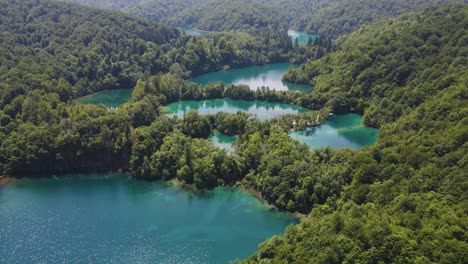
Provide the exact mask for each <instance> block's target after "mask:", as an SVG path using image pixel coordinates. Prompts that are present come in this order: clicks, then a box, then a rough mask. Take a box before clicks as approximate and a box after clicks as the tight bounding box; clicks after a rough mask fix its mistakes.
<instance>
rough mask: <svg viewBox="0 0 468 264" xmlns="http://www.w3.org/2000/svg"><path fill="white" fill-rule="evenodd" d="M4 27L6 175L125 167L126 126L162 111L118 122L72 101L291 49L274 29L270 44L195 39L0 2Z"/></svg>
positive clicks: (117, 20)
mask: <svg viewBox="0 0 468 264" xmlns="http://www.w3.org/2000/svg"><path fill="white" fill-rule="evenodd" d="M0 21H1V24H0V40H1V43H2V45H1V46H0V54H1V56H0V60H1V66H0V90H1V93H0V122H1V123H0V124H1V126H0V141H1V142H2V144H1V146H0V167H1V169H0V170H1V171H2V174H3V173H5V174H28V173H32V172H42V173H46V172H48V171H62V172H63V171H73V170H86V168H88V169H90V168H95V169H96V168H101V169H105V168H106V166H107V169H108V168H112V167H113V166H114V165H112V164H118V165H117V166H123V167H126V166H128V160H129V155H130V154H129V153H128V151H126V150H129V147H128V146H129V145H131V143H132V142H131V138H130V135H131V130H132V124H131V122H132V119H133V121H135V122H137V123H138V124H141V122H142V121H141V120H136V119H138V118H140V119H141V117H140V116H139V115H140V114H141V113H142V112H145V113H147V115H151V114H153V115H154V116H152V117H151V118H153V119H154V118H156V115H157V114H158V111H159V109H158V102H157V101H156V100H151V99H150V98H147V100H145V101H144V102H145V103H142V102H140V103H139V104H138V105H137V106H135V105H133V106H132V107H131V110H129V111H130V112H128V111H126V110H123V109H121V110H120V111H121V112H119V113H116V112H108V111H107V110H106V109H105V108H102V107H98V106H81V105H73V104H72V105H70V100H71V99H74V98H77V97H78V96H81V95H86V94H90V93H92V92H95V91H99V90H105V89H116V88H132V87H133V86H134V85H135V84H136V82H137V80H138V79H140V78H144V77H145V76H150V75H152V74H155V75H157V74H162V73H170V74H171V75H173V76H178V77H184V78H187V77H189V76H191V75H192V74H197V73H202V72H208V71H216V70H219V69H223V68H229V67H240V66H246V65H256V64H263V63H269V62H274V61H286V60H287V58H288V53H289V52H290V51H291V48H292V44H291V42H290V39H289V37H288V36H287V33H286V29H283V30H278V29H273V28H272V29H271V33H269V34H268V37H264V36H255V37H254V36H251V35H248V34H246V33H219V34H213V35H211V36H210V37H205V38H197V37H191V36H189V35H181V33H180V32H179V31H178V30H177V29H175V28H173V27H168V26H164V25H161V24H156V23H153V22H150V21H147V20H142V19H138V18H135V17H130V16H128V15H124V14H121V13H117V12H111V11H102V10H95V9H91V8H88V7H83V6H78V5H74V4H66V3H59V2H55V1H46V0H40V1H37V0H25V1H13V0H2V1H0ZM128 115H130V117H129V116H128ZM133 125H135V126H136V125H137V124H136V123H134V124H133ZM102 133H103V134H102ZM102 137H104V139H103V138H102ZM110 142H113V143H110ZM75 154H77V155H75ZM97 156H99V157H101V160H102V161H101V164H96V160H98V159H97V158H96V157H97ZM81 159H85V160H81ZM119 160H121V162H118V161H119Z"/></svg>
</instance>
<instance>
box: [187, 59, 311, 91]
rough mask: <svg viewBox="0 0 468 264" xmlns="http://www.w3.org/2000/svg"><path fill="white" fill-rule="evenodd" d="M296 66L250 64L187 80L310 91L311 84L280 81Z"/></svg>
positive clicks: (255, 87)
mask: <svg viewBox="0 0 468 264" xmlns="http://www.w3.org/2000/svg"><path fill="white" fill-rule="evenodd" d="M290 67H291V68H297V67H299V65H297V64H289V63H274V64H267V65H263V66H251V67H244V68H239V69H232V70H228V71H218V72H211V73H207V74H202V75H199V76H197V77H194V78H192V79H191V80H189V81H192V82H195V83H197V84H198V85H206V84H208V83H213V82H223V83H225V84H234V85H239V84H245V85H248V86H249V87H250V89H252V90H256V89H257V88H259V87H262V86H265V87H270V89H275V90H276V91H286V90H295V91H301V92H310V91H312V89H313V88H312V86H309V85H304V84H295V83H288V82H283V81H281V78H282V77H283V75H284V74H285V73H286V71H287V70H288V69H289V68H290Z"/></svg>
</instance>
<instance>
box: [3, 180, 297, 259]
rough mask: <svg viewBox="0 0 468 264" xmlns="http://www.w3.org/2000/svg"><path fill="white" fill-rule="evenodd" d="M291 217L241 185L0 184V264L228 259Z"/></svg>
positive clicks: (249, 251)
mask: <svg viewBox="0 0 468 264" xmlns="http://www.w3.org/2000/svg"><path fill="white" fill-rule="evenodd" d="M293 223H297V219H296V218H294V217H292V216H290V215H288V214H285V213H279V212H275V211H272V210H270V209H268V208H267V207H266V206H265V205H264V204H263V203H262V202H260V201H259V200H258V199H256V198H255V197H253V196H251V195H249V194H248V193H245V192H243V191H240V190H235V189H224V188H218V189H215V190H214V191H209V192H206V193H194V192H189V191H184V190H182V189H180V188H177V187H175V186H171V185H168V184H166V183H162V182H144V181H137V180H133V179H130V178H129V177H128V176H127V175H125V174H106V175H103V174H95V175H86V176H84V175H70V176H68V177H60V178H44V179H38V180H31V179H21V180H15V181H13V182H11V183H9V184H6V185H3V186H0V245H1V247H0V263H10V264H14V263H21V264H23V263H228V262H229V261H231V260H234V259H236V258H246V257H248V256H249V255H250V254H252V253H253V252H254V251H255V250H256V249H257V247H258V244H259V243H261V242H262V241H264V240H266V239H267V238H268V237H271V236H272V235H274V234H278V233H282V232H283V231H284V229H285V227H286V226H288V225H289V224H293Z"/></svg>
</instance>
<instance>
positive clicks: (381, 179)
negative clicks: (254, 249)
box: [246, 5, 468, 263]
mask: <svg viewBox="0 0 468 264" xmlns="http://www.w3.org/2000/svg"><path fill="white" fill-rule="evenodd" d="M467 17H468V7H467V5H448V6H443V7H439V8H432V9H429V10H427V11H425V12H423V13H411V14H407V15H403V16H400V17H398V18H397V19H390V20H384V21H381V22H378V23H374V24H372V25H370V26H367V27H364V28H362V29H360V30H359V31H357V32H356V33H354V34H352V35H350V36H349V37H348V38H346V39H343V40H342V44H341V47H340V48H339V50H338V51H337V52H335V53H332V54H330V56H327V57H326V58H324V59H323V60H320V61H317V62H312V63H309V64H307V65H305V66H304V67H303V68H302V69H301V70H299V71H292V72H291V74H290V76H293V75H294V74H298V76H300V75H301V74H305V75H307V76H308V77H305V79H308V78H310V80H312V81H313V82H314V83H315V84H316V90H317V92H320V93H324V94H329V95H330V96H332V97H335V98H343V99H344V98H349V99H351V100H348V99H344V100H343V105H349V106H350V108H358V109H361V110H362V108H360V107H359V104H360V101H359V100H360V99H362V102H364V105H365V106H364V108H363V109H364V113H365V118H366V120H367V121H366V122H367V123H368V124H373V125H376V126H377V125H378V126H380V127H381V132H380V135H379V140H378V142H377V144H376V145H375V146H373V147H370V148H366V149H362V150H358V151H355V152H348V151H331V150H326V149H323V150H320V151H319V152H321V153H322V154H321V155H319V156H318V157H320V158H321V159H322V161H321V162H319V163H318V165H314V164H313V163H312V164H310V163H304V164H303V165H302V166H304V167H305V168H307V166H310V167H311V168H310V169H309V170H310V172H307V173H305V174H304V176H302V173H303V171H304V169H303V168H301V167H299V166H300V165H299V164H297V165H296V167H293V168H296V171H294V170H292V171H293V173H290V174H289V176H286V175H285V176H284V177H281V175H282V174H281V173H282V172H283V171H281V172H280V173H279V174H278V175H279V177H278V176H276V177H275V176H273V177H272V178H271V179H269V178H268V177H267V178H265V177H262V176H263V175H262V174H257V175H256V176H252V178H251V180H249V181H248V182H249V183H255V184H257V186H259V187H260V188H265V187H267V186H272V187H271V188H273V190H275V188H276V189H278V188H279V186H282V184H284V183H283V181H284V182H285V183H286V184H289V186H287V187H285V188H284V190H291V189H292V188H297V189H296V190H295V191H292V192H291V194H294V195H295V196H289V197H288V196H286V197H288V198H289V199H290V201H291V205H295V206H296V208H295V209H298V208H297V206H298V205H301V204H298V202H299V201H307V202H308V203H306V207H305V208H313V209H312V211H311V212H310V215H309V217H308V218H307V219H305V220H304V221H303V222H302V223H301V224H299V225H298V226H294V227H290V228H289V229H288V230H287V232H286V234H285V235H284V236H276V237H274V238H272V239H270V240H269V241H267V242H266V243H264V244H262V245H261V246H260V249H259V252H258V253H256V254H255V255H254V256H252V257H251V258H250V259H249V260H248V261H246V262H247V263H257V262H259V263H296V262H297V263H311V262H312V263H342V262H346V263H465V262H467V261H468V256H467V254H466V252H467V249H468V243H467V242H468V238H467V237H466V230H467V225H466V223H467V214H466V201H467V198H468V197H467V195H466V190H467V187H468V178H467V174H466V172H467V171H468V170H467V165H468V164H467V162H466V158H467V153H468V152H467V139H468V133H467V131H468V130H467V127H468V126H467V125H468V123H467V122H468V119H467V111H468V108H467V104H466V102H467V99H468V97H467V80H468V79H467V78H468V75H467V68H466V67H467V66H466V65H468V61H467V58H468V56H467V55H468V54H467V49H466V46H467V45H466V43H467V41H468V39H467V36H468V34H467V31H466V25H468V20H467ZM301 78H303V77H301ZM355 99H358V100H357V101H354V100H355ZM366 105H367V106H366ZM270 137H271V136H270ZM288 149H289V148H288ZM268 160H270V161H272V160H284V158H282V159H278V158H276V159H275V158H270V159H268ZM268 164H269V165H270V166H271V165H272V163H271V162H269V163H268ZM273 164H274V163H273ZM278 167H279V168H281V166H278ZM282 168H283V170H286V168H287V167H284V164H283V167H282ZM299 168H300V169H299ZM305 170H307V169H305ZM314 173H317V174H314ZM270 175H276V174H274V173H267V174H266V175H265V176H270ZM310 175H314V176H312V177H310ZM327 175H328V176H327ZM294 178H298V180H297V182H296V184H291V182H293V183H294V181H291V179H294ZM246 179H249V176H248V177H247V178H246ZM265 179H268V180H267V181H266V180H265ZM270 181H271V185H270V184H265V183H269V182H270ZM267 190H268V189H267ZM263 192H264V191H263ZM263 192H262V193H263ZM322 193H325V196H321V194H322ZM281 194H282V195H288V194H289V192H284V191H283V192H281V191H280V192H278V195H281ZM311 196H312V197H313V198H315V199H313V200H307V199H304V198H303V197H306V198H309V197H311ZM279 197H280V196H279ZM290 197H292V199H291V198H290ZM283 200H284V199H283ZM280 201H281V199H280ZM285 201H288V200H287V199H286V200H285ZM277 202H278V200H277ZM289 203H290V202H289V201H288V202H287V203H285V204H286V205H289ZM299 208H301V207H299Z"/></svg>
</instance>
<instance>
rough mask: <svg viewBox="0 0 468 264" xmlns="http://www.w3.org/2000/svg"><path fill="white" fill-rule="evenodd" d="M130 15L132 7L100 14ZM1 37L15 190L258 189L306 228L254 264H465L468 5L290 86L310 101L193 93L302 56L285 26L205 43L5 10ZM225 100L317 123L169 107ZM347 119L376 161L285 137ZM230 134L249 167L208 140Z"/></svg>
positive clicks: (0, 154) (2, 110)
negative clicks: (375, 133)
mask: <svg viewBox="0 0 468 264" xmlns="http://www.w3.org/2000/svg"><path fill="white" fill-rule="evenodd" d="M118 2H119V3H120V2H121V3H126V2H125V1H104V2H102V4H106V3H111V4H115V3H118ZM145 2H146V1H145ZM234 2H235V1H234ZM371 2H372V1H371ZM135 3H137V1H135ZM138 3H139V2H138ZM379 3H380V2H379ZM416 3H419V2H416ZM421 3H422V1H421ZM123 7H125V8H126V7H127V6H123ZM114 8H116V9H121V6H120V7H119V5H115V6H114ZM411 8H412V7H411ZM399 10H400V11H401V12H403V11H404V10H403V8H402V9H399ZM400 11H398V12H400ZM398 12H395V14H396V13H398ZM356 19H358V18H356ZM0 21H1V23H0V29H1V30H0V43H2V45H1V46H0V54H1V56H0V59H1V66H0V91H1V93H0V142H1V144H0V174H1V175H11V176H23V175H39V174H51V173H54V174H59V173H67V172H92V171H108V170H119V169H121V170H125V171H128V172H130V173H131V174H132V176H134V177H136V178H141V179H146V180H161V179H163V180H169V179H178V180H179V181H180V182H182V183H186V184H191V185H193V186H194V187H196V188H199V189H210V188H213V187H216V186H219V185H225V186H234V185H237V186H243V187H244V188H246V189H249V190H251V191H253V192H256V193H258V194H259V195H260V196H261V197H262V198H263V199H264V200H266V201H267V202H268V203H270V204H271V205H273V206H275V207H276V208H278V209H280V210H285V211H289V212H298V213H301V214H304V215H306V217H305V218H304V219H303V220H302V221H301V223H300V224H298V225H296V226H291V227H289V228H288V229H287V231H286V233H285V234H284V235H278V236H275V237H273V238H271V239H270V240H268V241H266V242H265V243H263V244H261V245H260V247H259V250H258V252H257V253H255V254H254V255H253V256H251V257H250V258H249V259H247V260H245V262H246V263H343V262H344V263H467V262H468V255H467V253H466V252H468V236H467V228H468V226H467V223H468V219H467V212H466V210H467V209H466V201H467V192H466V190H467V189H468V180H467V179H468V177H467V176H468V175H467V173H466V172H467V171H468V168H467V165H468V164H467V147H468V146H467V139H468V129H467V127H468V119H467V116H468V115H467V113H468V108H467V104H466V102H467V99H468V94H467V91H468V89H467V85H468V71H467V65H468V59H467V58H468V54H467V53H468V50H467V48H466V47H467V46H468V45H467V44H468V37H467V36H468V34H467V33H468V32H467V31H468V29H467V28H468V27H467V25H468V5H467V4H447V5H441V6H437V7H431V8H429V9H426V10H424V11H418V12H414V13H408V14H403V15H401V16H398V17H396V18H385V19H383V20H379V21H377V22H374V23H371V24H369V25H366V26H364V27H361V28H360V29H358V30H356V31H355V32H353V33H351V34H349V35H347V36H343V37H340V38H338V39H337V41H336V42H335V44H334V45H335V49H334V51H331V50H328V52H329V53H328V54H325V53H323V54H321V55H320V56H317V58H320V57H322V56H323V57H322V58H320V59H318V60H311V61H310V62H308V63H306V64H304V65H303V66H301V68H299V69H297V70H290V71H289V72H288V73H287V75H286V76H285V79H287V80H290V81H294V82H301V83H309V84H313V85H314V86H315V90H314V91H313V92H311V93H308V94H303V93H298V92H289V91H283V92H276V91H273V90H270V89H268V88H267V87H263V88H260V89H258V90H257V91H251V90H250V89H249V87H247V86H242V85H240V86H232V85H224V84H222V83H215V84H210V85H208V86H205V87H199V86H197V85H195V84H194V83H188V82H186V81H185V80H184V79H186V78H187V77H189V76H191V75H193V74H198V73H203V72H208V71H214V70H219V69H223V68H224V69H227V68H230V67H239V66H245V65H253V64H262V63H269V62H275V61H285V60H288V59H291V58H294V57H295V56H299V57H300V54H301V51H300V50H298V47H294V46H295V45H293V44H292V43H291V41H290V40H289V37H288V36H287V34H286V29H287V28H286V27H285V26H284V25H278V24H272V25H268V26H267V30H265V32H264V33H262V34H253V35H251V34H249V33H247V32H230V33H225V32H224V33H212V34H209V35H208V36H207V37H193V36H189V35H186V34H182V33H181V32H180V31H178V30H177V29H176V28H174V27H170V26H165V25H162V24H158V23H154V22H150V21H148V20H145V19H139V18H135V17H132V16H129V15H124V14H121V13H118V12H114V11H103V10H95V9H92V8H87V7H82V6H78V5H74V4H67V3H60V2H53V1H47V0H25V1H13V0H0ZM367 22H369V21H367ZM367 22H366V23H367ZM356 26H357V24H356ZM345 31H346V30H345ZM309 48H313V47H309ZM315 48H316V47H315ZM119 87H134V89H133V93H132V96H131V99H130V101H129V102H128V103H126V104H124V105H122V106H121V107H119V108H117V109H108V108H107V107H105V106H104V105H82V104H80V103H78V102H77V101H76V100H74V99H76V98H77V97H78V96H81V95H86V94H90V93H92V92H94V91H99V90H104V89H115V88H119ZM225 97H229V98H233V99H245V100H254V99H258V100H268V101H279V102H288V103H295V104H298V105H301V106H303V107H306V108H309V109H312V110H313V111H311V112H309V113H306V114H301V115H295V116H286V117H279V118H276V119H273V120H269V121H259V120H256V119H252V118H251V117H250V116H249V115H247V114H245V113H237V114H225V113H218V114H216V115H207V116H203V115H199V114H198V113H197V112H196V111H189V112H187V113H186V114H185V116H184V118H182V119H177V118H175V117H169V116H168V115H166V114H165V113H164V111H163V109H162V107H161V106H163V105H166V104H168V103H170V102H175V101H178V100H199V99H211V98H225ZM348 112H357V113H362V114H364V120H365V121H364V122H365V123H366V124H367V125H369V126H373V127H379V128H380V131H381V132H380V135H379V139H378V141H377V143H376V144H375V145H373V146H371V147H367V148H363V149H359V150H354V151H353V150H350V149H332V148H319V149H315V150H313V151H311V150H310V149H309V148H308V147H307V146H306V145H304V144H300V143H299V142H298V141H295V140H291V139H290V137H289V136H288V134H287V132H288V131H289V130H290V129H291V128H295V127H293V125H292V123H291V121H292V120H303V121H304V120H307V122H310V121H311V120H312V121H311V122H313V120H316V121H317V122H318V123H319V122H321V121H322V119H325V118H326V117H328V116H329V114H330V113H335V114H337V113H348ZM317 117H321V118H317ZM307 122H303V124H304V123H307ZM215 129H216V130H218V131H220V132H223V133H226V134H228V135H239V140H238V142H237V143H236V145H235V148H236V151H235V152H234V153H231V152H227V151H225V150H221V149H219V148H217V147H215V146H213V145H212V143H211V141H210V140H208V139H207V138H208V136H209V134H210V133H212V132H213V131H214V130H215Z"/></svg>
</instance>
